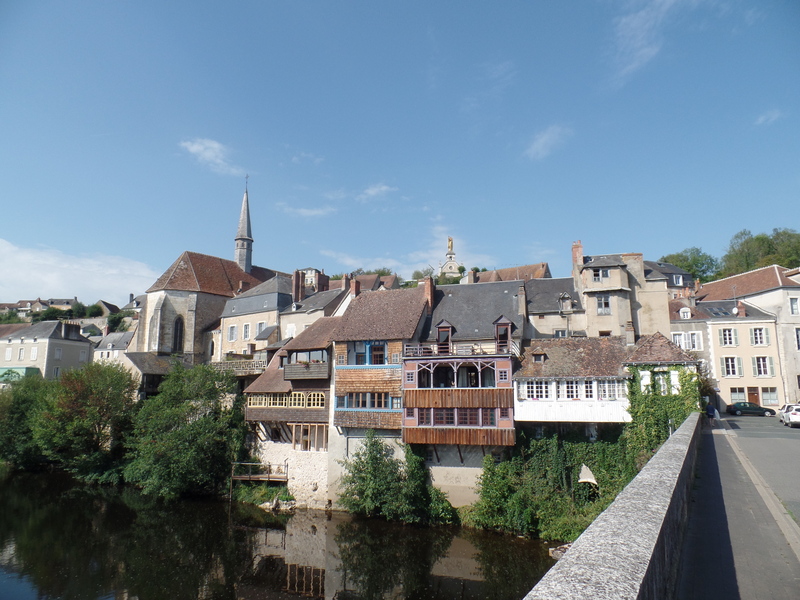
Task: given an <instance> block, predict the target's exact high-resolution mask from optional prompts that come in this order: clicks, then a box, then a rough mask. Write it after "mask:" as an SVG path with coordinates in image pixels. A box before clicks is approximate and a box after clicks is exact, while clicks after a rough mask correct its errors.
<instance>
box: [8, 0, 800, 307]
mask: <svg viewBox="0 0 800 600" xmlns="http://www.w3.org/2000/svg"><path fill="white" fill-rule="evenodd" d="M798 32H800V3H797V2H795V1H793V0H786V1H769V0H766V1H765V0H759V1H756V0H642V1H635V0H634V1H614V0H585V1H581V2H544V1H529V2H514V1H510V2H503V3H496V2H473V1H466V2H458V3H453V2H442V1H440V2H436V1H434V2H430V1H426V2H414V1H411V2H366V1H365V2H348V1H341V2H304V1H298V2H277V1H272V2H268V1H238V2H225V3H223V2H203V1H200V2H198V1H194V2H179V1H171V2H156V1H146V0H144V1H143V0H140V1H137V2H132V1H130V2H101V1H96V2H85V1H78V0H73V1H70V2H61V1H59V2H52V1H51V2H48V1H41V2H27V1H21V0H6V1H4V2H3V3H2V4H0V198H1V199H2V216H1V217H0V302H13V301H16V300H19V299H23V298H26V299H27V298H35V297H37V296H41V297H42V298H47V297H72V296H78V298H79V299H80V300H81V301H83V302H84V303H87V304H88V303H91V302H94V301H95V300H97V299H99V298H102V299H104V300H108V301H110V302H115V303H124V302H126V301H127V298H128V294H129V293H137V294H138V293H142V292H143V291H144V290H145V289H146V288H147V287H149V286H150V285H151V284H152V283H153V282H154V281H155V279H156V278H157V277H158V275H159V274H160V273H162V272H163V271H164V270H165V269H166V268H167V267H168V266H169V265H170V264H171V263H172V262H173V261H174V260H175V259H176V258H177V257H178V256H179V255H180V254H181V252H183V251H184V250H191V251H195V252H201V253H205V254H211V255H214V256H221V257H223V258H233V250H234V242H233V238H234V235H235V233H236V226H237V220H238V215H239V208H240V205H241V199H242V194H243V192H244V187H245V175H248V176H249V183H248V189H249V196H250V208H251V215H252V220H253V237H254V238H255V242H254V257H253V260H254V263H255V264H258V265H261V266H266V267H270V268H274V269H278V270H282V271H292V270H294V269H296V268H305V267H310V266H314V267H317V268H320V269H324V270H325V272H326V273H331V274H332V273H340V272H343V271H350V270H353V269H355V268H357V267H364V268H372V267H381V266H385V267H389V268H391V269H394V270H396V271H397V272H398V273H399V274H400V275H402V276H404V277H409V276H410V275H411V273H412V271H413V270H414V269H419V268H424V267H425V266H428V265H431V266H434V267H437V266H438V264H439V263H440V262H441V261H443V260H444V254H445V252H446V249H447V237H448V236H452V237H453V238H454V241H455V251H456V257H457V260H459V262H462V263H464V264H465V265H466V266H467V267H472V266H479V267H487V268H502V267H508V266H514V265H521V264H529V263H535V262H541V261H546V262H548V263H549V264H550V267H551V271H552V273H553V275H554V276H555V277H559V276H566V275H568V273H569V268H570V258H571V251H570V248H571V245H572V242H573V241H575V240H582V242H583V244H584V250H585V252H586V253H587V254H603V253H618V252H641V253H643V254H644V255H645V258H646V259H651V260H656V259H658V258H660V257H661V256H662V255H664V254H668V253H671V252H677V251H680V250H682V249H684V248H687V247H691V246H700V247H701V248H702V249H703V250H704V251H706V252H708V253H710V254H712V255H715V256H717V257H720V256H722V254H724V252H725V250H726V247H727V245H728V242H729V241H730V239H731V237H732V236H733V235H734V234H735V233H736V232H737V231H739V230H741V229H744V228H748V229H750V230H751V231H752V232H753V233H761V232H770V231H771V230H772V229H773V228H775V227H790V228H793V229H799V228H800V224H798V218H797V216H798V199H800V33H798Z"/></svg>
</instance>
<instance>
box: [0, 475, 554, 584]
mask: <svg viewBox="0 0 800 600" xmlns="http://www.w3.org/2000/svg"><path fill="white" fill-rule="evenodd" d="M552 563H553V561H552V560H551V559H550V558H549V557H548V554H547V547H546V546H545V544H543V543H542V542H539V541H536V540H526V539H521V538H517V537H513V536H503V535H499V534H493V533H488V532H480V531H473V530H467V529H461V528H420V527H411V526H403V525H397V524H392V523H386V522H383V521H378V520H364V519H355V518H353V517H351V516H350V515H347V514H344V513H339V512H323V511H299V512H298V513H296V514H295V515H293V516H291V517H288V516H286V517H277V516H274V515H271V514H268V513H265V512H264V511H262V510H260V509H258V508H256V507H252V506H249V505H243V504H233V505H230V504H228V503H227V502H221V501H209V500H203V501H199V500H198V501H186V500H184V501H180V502H177V503H174V504H169V505H164V504H162V503H159V502H154V501H152V500H151V499H148V498H147V497H144V496H142V495H141V494H139V493H138V492H136V491H134V490H130V489H123V490H117V489H109V488H96V487H87V486H82V485H75V484H74V483H73V482H72V481H71V480H70V479H69V478H68V477H66V476H63V475H60V474H38V475H30V474H24V475H16V476H13V477H10V478H8V479H6V480H5V481H2V482H0V598H2V599H3V600H43V599H64V600H72V599H74V600H98V599H115V600H117V599H119V600H123V599H125V600H134V599H138V600H162V599H176V600H180V599H184V598H185V599H187V600H240V599H241V600H285V599H290V598H295V599H297V598H312V599H323V598H324V599H335V600H350V599H352V600H355V599H370V600H371V599H397V600H400V599H406V600H412V599H419V600H423V599H424V600H428V599H431V600H433V599H443V600H444V599H447V600H451V599H454V598H459V599H473V598H474V599H478V598H480V599H483V598H491V599H497V600H519V599H520V598H522V597H523V596H524V595H525V594H526V593H527V592H528V591H529V590H530V589H531V588H532V587H533V586H534V585H535V583H536V582H537V581H538V580H539V579H540V578H541V577H542V575H544V573H545V572H546V571H547V569H549V568H550V566H551V565H552Z"/></svg>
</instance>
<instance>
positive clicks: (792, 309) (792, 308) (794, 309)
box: [789, 298, 800, 315]
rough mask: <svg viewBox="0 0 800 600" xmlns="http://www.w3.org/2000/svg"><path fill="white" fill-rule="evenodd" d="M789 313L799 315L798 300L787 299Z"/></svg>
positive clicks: (799, 302) (799, 305)
mask: <svg viewBox="0 0 800 600" xmlns="http://www.w3.org/2000/svg"><path fill="white" fill-rule="evenodd" d="M789 313H791V314H793V315H800V298H789Z"/></svg>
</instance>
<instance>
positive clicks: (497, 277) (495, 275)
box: [475, 262, 550, 283]
mask: <svg viewBox="0 0 800 600" xmlns="http://www.w3.org/2000/svg"><path fill="white" fill-rule="evenodd" d="M545 277H550V265H548V264H547V263H546V262H542V263H536V264H535V265H520V266H518V267H507V268H504V269H494V270H492V271H481V272H478V273H475V283H490V282H494V281H516V280H522V281H529V280H531V279H542V278H545Z"/></svg>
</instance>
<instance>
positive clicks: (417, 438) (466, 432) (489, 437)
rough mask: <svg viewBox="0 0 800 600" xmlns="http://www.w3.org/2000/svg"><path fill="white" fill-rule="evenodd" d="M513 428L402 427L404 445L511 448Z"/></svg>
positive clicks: (513, 437) (513, 436) (513, 434)
mask: <svg viewBox="0 0 800 600" xmlns="http://www.w3.org/2000/svg"><path fill="white" fill-rule="evenodd" d="M514 439H515V429H514V428H502V429H500V428H493V427H476V428H469V427H404V428H403V442H404V443H406V444H452V445H461V446H513V445H514Z"/></svg>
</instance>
